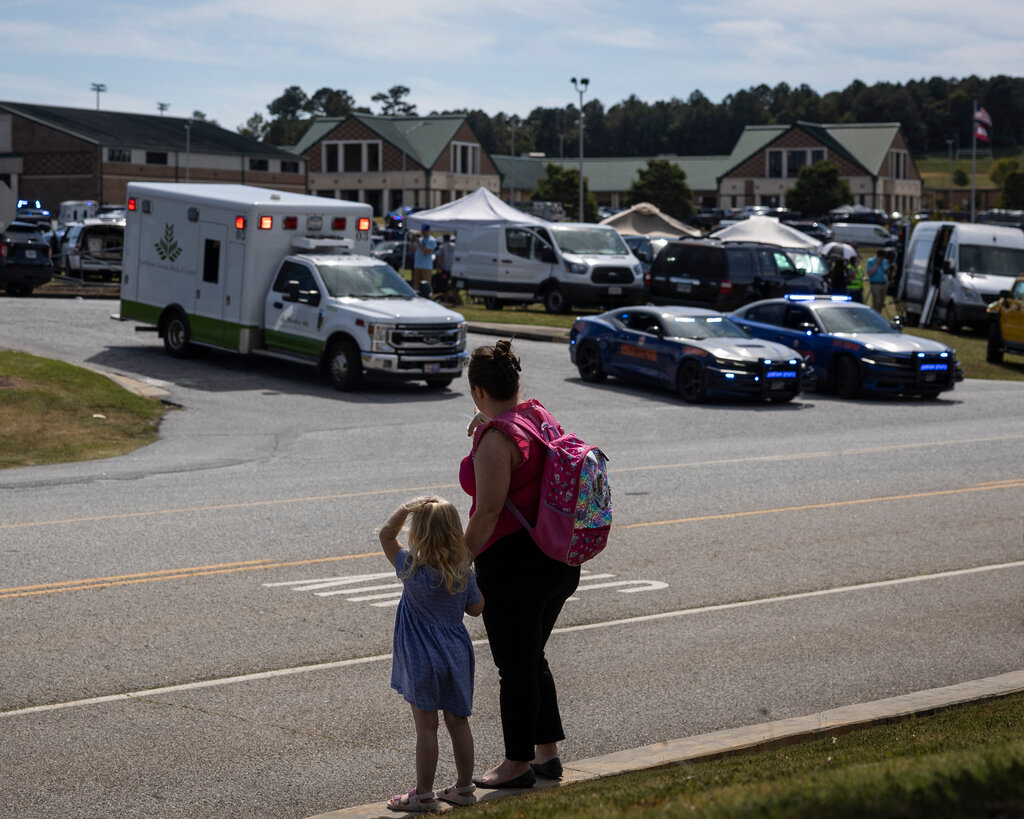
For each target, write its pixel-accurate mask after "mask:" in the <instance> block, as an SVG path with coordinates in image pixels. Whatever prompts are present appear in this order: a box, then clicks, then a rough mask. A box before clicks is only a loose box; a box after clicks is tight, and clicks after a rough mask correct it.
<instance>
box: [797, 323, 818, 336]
mask: <svg viewBox="0 0 1024 819" xmlns="http://www.w3.org/2000/svg"><path fill="white" fill-rule="evenodd" d="M797 329H799V330H800V331H801V332H804V333H806V334H807V335H809V336H816V335H818V325H817V324H815V323H814V322H811V321H804V322H801V323H800V326H799V327H798V328H797Z"/></svg>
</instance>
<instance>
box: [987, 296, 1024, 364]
mask: <svg viewBox="0 0 1024 819" xmlns="http://www.w3.org/2000/svg"><path fill="white" fill-rule="evenodd" d="M988 314H989V316H990V321H989V327H988V350H987V352H986V356H985V357H986V358H987V359H988V360H989V361H990V362H991V363H993V364H1001V363H1002V362H1003V355H1004V354H1005V353H1013V354H1015V355H1024V276H1021V277H1018V278H1017V280H1016V281H1014V283H1013V287H1012V288H1011V289H1010V290H1004V291H1003V292H1001V293H1000V294H999V298H998V299H997V300H996V301H994V302H992V304H990V305H989V306H988Z"/></svg>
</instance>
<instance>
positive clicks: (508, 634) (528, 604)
mask: <svg viewBox="0 0 1024 819" xmlns="http://www.w3.org/2000/svg"><path fill="white" fill-rule="evenodd" d="M476 578H477V583H478V584H479V586H480V591H481V592H482V593H483V595H484V614H483V618H484V626H486V628H487V641H488V643H490V646H491V656H492V657H493V658H494V664H495V666H497V668H498V675H499V677H500V681H501V693H500V697H499V703H500V706H501V728H502V733H503V735H504V738H505V756H506V757H508V758H509V759H511V760H515V761H518V762H529V761H530V760H531V759H533V746H534V745H543V744H545V743H548V742H559V741H561V740H563V739H565V734H564V732H563V731H562V718H561V716H560V715H559V712H558V696H557V694H556V692H555V680H554V678H553V677H552V676H551V669H550V668H549V667H548V661H547V659H545V657H544V646H545V645H546V644H547V641H548V637H549V636H550V634H551V629H552V628H554V625H555V621H556V620H557V619H558V614H559V612H561V610H562V606H563V604H564V603H565V601H566V599H568V598H569V597H570V596H571V595H572V593H573V592H574V591H576V586H577V585H579V582H580V569H579V567H578V566H567V565H566V564H564V563H561V562H559V561H557V560H552V559H551V558H550V557H548V556H547V555H545V554H544V553H543V552H542V551H541V550H540V549H538V548H537V544H535V543H534V542H533V540H532V539H531V538H530V535H529V534H528V533H527V531H526V530H525V529H520V530H519V531H517V532H513V533H512V534H511V535H507V536H506V537H503V538H501V539H500V540H498V541H497V542H495V543H494V544H492V545H491V546H490V547H489V548H488V549H486V550H484V551H483V552H482V553H481V554H480V555H478V556H477V558H476Z"/></svg>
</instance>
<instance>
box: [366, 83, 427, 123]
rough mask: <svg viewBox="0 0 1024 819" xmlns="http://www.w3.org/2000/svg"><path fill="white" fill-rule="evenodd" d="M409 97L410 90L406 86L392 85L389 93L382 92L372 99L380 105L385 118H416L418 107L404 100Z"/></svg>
mask: <svg viewBox="0 0 1024 819" xmlns="http://www.w3.org/2000/svg"><path fill="white" fill-rule="evenodd" d="M408 95H409V89H408V88H407V87H406V86H404V85H392V86H391V87H390V88H389V89H388V90H387V92H384V91H381V92H380V93H377V94H374V95H373V96H372V97H370V99H372V100H373V101H374V102H379V103H380V112H381V113H382V114H383V115H384V116H389V117H390V116H398V117H414V116H416V106H415V105H412V104H410V103H408V102H406V101H405V99H403V98H404V97H407V96H408Z"/></svg>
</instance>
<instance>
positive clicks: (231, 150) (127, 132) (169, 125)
mask: <svg viewBox="0 0 1024 819" xmlns="http://www.w3.org/2000/svg"><path fill="white" fill-rule="evenodd" d="M0 110H3V111H7V112H9V113H11V114H17V115H19V116H22V117H25V118H26V119H29V120H32V121H33V122H37V123H39V124H41V125H45V126H47V127H49V128H53V129H54V130H57V131H61V132H63V133H65V134H69V135H71V136H74V137H76V138H78V139H81V140H83V141H85V142H89V143H92V144H94V145H97V146H101V147H110V148H139V149H146V150H155V151H184V150H185V124H186V123H187V122H189V120H188V119H187V118H182V117H167V116H164V117H161V116H157V115H151V114H125V113H120V112H117V111H94V110H91V109H88V108H60V107H57V106H52V105H30V104H28V103H21V102H0ZM191 122H192V124H191V127H190V129H189V134H188V141H189V149H190V150H192V151H194V152H199V153H207V154H235V155H245V156H258V157H277V158H288V159H294V158H295V157H294V155H293V154H291V153H289V152H288V151H285V150H283V149H281V148H278V147H276V146H274V145H267V144H265V143H263V142H260V141H259V140H256V139H253V138H252V137H247V136H243V135H242V134H238V133H235V132H234V131H228V130H226V129H224V128H221V127H220V126H218V125H214V124H212V123H209V122H203V121H202V120H192V121H191Z"/></svg>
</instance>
